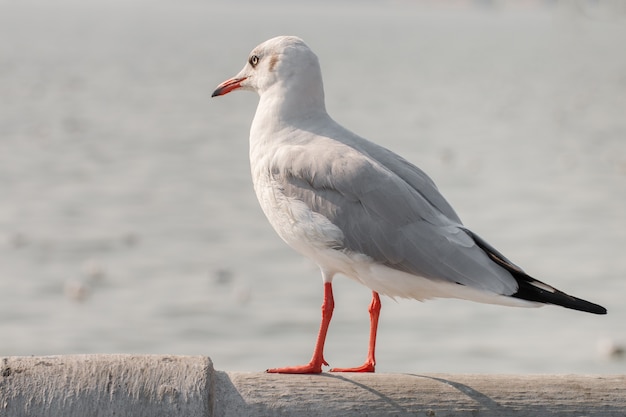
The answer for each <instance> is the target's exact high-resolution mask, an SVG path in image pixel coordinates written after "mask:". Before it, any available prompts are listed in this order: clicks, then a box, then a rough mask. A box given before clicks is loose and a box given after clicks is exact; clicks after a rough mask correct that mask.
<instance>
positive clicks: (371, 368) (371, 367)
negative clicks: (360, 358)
mask: <svg viewBox="0 0 626 417" xmlns="http://www.w3.org/2000/svg"><path fill="white" fill-rule="evenodd" d="M329 372H374V364H373V363H371V362H365V363H364V364H363V365H361V366H358V367H356V368H333V369H331V370H330V371H329Z"/></svg>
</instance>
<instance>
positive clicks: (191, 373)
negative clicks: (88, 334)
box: [0, 355, 213, 417]
mask: <svg viewBox="0 0 626 417" xmlns="http://www.w3.org/2000/svg"><path fill="white" fill-rule="evenodd" d="M212 375H213V364H212V363H211V360H210V359H209V358H207V357H201V356H156V355H155V356H152V355H70V356H35V357H5V358H0V416H2V417H5V416H6V417H21V416H24V417H26V416H28V417H33V416H59V417H61V416H63V417H74V416H76V417H87V416H103V417H109V416H117V417H119V416H133V417H141V416H146V417H161V416H208V415H210V411H211V409H212V408H213V405H212V401H213V400H212V397H211V395H210V394H211V392H212V390H213V387H212V385H211V384H212Z"/></svg>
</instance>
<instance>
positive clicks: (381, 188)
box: [212, 36, 606, 374]
mask: <svg viewBox="0 0 626 417" xmlns="http://www.w3.org/2000/svg"><path fill="white" fill-rule="evenodd" d="M235 90H248V91H256V92H257V93H258V94H259V104H258V107H257V110H256V114H255V116H254V120H253V121H252V126H251V128H250V167H251V173H252V179H253V183H254V190H255V193H256V196H257V198H258V200H259V203H260V205H261V208H262V210H263V212H264V214H265V216H266V217H267V219H268V220H269V222H270V224H271V225H272V226H273V228H274V229H275V231H276V232H277V233H278V235H279V236H280V237H281V238H282V239H283V240H284V241H285V242H286V243H287V244H289V245H290V246H291V247H292V248H293V249H295V250H296V251H297V252H299V253H301V254H302V255H304V256H306V257H308V258H310V259H311V260H313V261H314V262H315V263H316V264H317V265H318V266H319V268H320V270H321V273H322V280H323V293H324V296H323V297H324V298H323V303H322V321H321V324H320V329H319V333H318V336H317V341H316V343H315V348H314V351H313V357H312V358H311V361H310V362H309V363H307V364H305V365H299V366H288V367H283V368H274V369H268V370H267V372H271V373H300V374H315V373H320V372H322V366H328V363H327V362H326V360H325V359H324V342H325V340H326V334H327V331H328V327H329V325H330V321H331V317H332V314H333V308H334V298H333V291H332V281H333V277H334V276H335V275H336V274H341V275H344V276H347V277H349V278H351V279H353V280H355V281H357V282H359V283H361V284H363V285H365V286H366V287H368V288H369V289H371V290H372V301H371V304H370V305H369V309H368V310H369V315H370V336H369V347H368V354H367V358H366V360H365V363H364V364H363V365H361V366H358V367H353V368H333V369H330V371H331V372H374V370H375V365H376V359H375V349H376V332H377V329H378V318H379V315H380V310H381V301H380V295H386V296H388V297H391V298H396V297H399V298H409V299H416V300H420V301H423V300H427V299H433V298H457V299H465V300H471V301H476V302H481V303H489V304H499V305H505V306H518V307H539V306H542V305H545V304H553V305H559V306H562V307H566V308H569V309H574V310H580V311H585V312H589V313H594V314H606V309H605V308H604V307H601V306H599V305H597V304H593V303H591V302H589V301H585V300H582V299H580V298H576V297H573V296H571V295H568V294H566V293H564V292H562V291H559V290H557V289H556V288H554V287H552V286H551V285H548V284H546V283H544V282H541V281H539V280H537V279H535V278H532V277H531V276H529V275H527V274H526V273H525V272H524V271H523V270H522V269H521V268H520V267H518V266H517V265H515V264H514V263H513V262H511V261H509V260H508V259H507V258H506V257H505V256H504V255H502V254H501V253H500V252H498V251H497V250H496V249H495V248H493V247H492V246H491V245H490V244H489V243H487V242H486V241H485V240H484V239H483V238H481V237H480V236H478V235H477V234H476V233H474V232H473V231H471V230H469V229H468V228H467V227H465V226H464V225H463V223H462V222H461V219H460V218H459V216H458V215H457V214H456V212H455V211H454V209H453V208H452V206H451V205H450V204H449V203H448V202H447V201H446V200H445V198H444V197H443V196H442V195H441V193H440V192H439V190H438V189H437V186H436V185H435V183H434V182H433V180H432V179H431V178H430V177H429V176H428V175H427V174H426V173H424V171H422V170H421V169H419V168H418V167H416V166H415V165H413V164H412V163H410V162H409V161H407V160H406V159H404V158H402V157H401V156H399V155H397V154H395V153H394V152H392V151H390V150H388V149H386V148H384V147H382V146H380V145H377V144H375V143H373V142H370V141H368V140H366V139H364V138H362V137H360V136H358V135H356V134H354V133H352V132H351V131H349V130H347V129H346V128H344V127H342V126H341V125H339V124H338V123H337V122H335V121H334V120H333V119H332V118H331V117H330V116H329V115H328V113H327V112H326V106H325V102H324V87H323V83H322V72H321V69H320V65H319V61H318V58H317V56H316V55H315V53H313V51H312V50H311V49H310V48H309V47H308V46H307V45H306V44H305V43H304V41H303V40H302V39H300V38H298V37H295V36H279V37H276V38H273V39H270V40H268V41H266V42H263V43H262V44H260V45H259V46H257V47H256V48H254V49H253V50H252V52H251V53H250V55H249V56H248V61H247V63H246V64H245V66H244V68H243V69H242V70H241V71H240V72H239V74H237V75H236V76H235V77H233V78H231V79H228V80H226V81H224V82H223V83H221V84H219V85H218V86H217V88H216V89H215V91H214V92H213V94H212V97H216V96H222V95H225V94H228V93H230V92H231V91H235Z"/></svg>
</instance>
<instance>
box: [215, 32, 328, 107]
mask: <svg viewBox="0 0 626 417" xmlns="http://www.w3.org/2000/svg"><path fill="white" fill-rule="evenodd" d="M276 88H278V89H279V91H281V94H287V93H290V92H299V93H307V94H312V93H316V92H315V91H314V90H320V91H321V92H322V96H323V88H322V76H321V71H320V66H319V62H318V59H317V56H316V55H315V54H314V53H313V51H311V49H310V48H309V47H308V46H307V45H306V44H305V43H304V41H303V40H302V39H300V38H298V37H296V36H278V37H276V38H272V39H270V40H268V41H265V42H263V43H262V44H260V45H259V46H257V47H256V48H254V49H253V50H252V52H250V55H249V56H248V61H247V62H246V65H245V66H244V67H243V69H242V70H241V71H240V72H239V74H237V75H236V76H234V77H233V78H231V79H228V80H226V81H224V82H223V83H221V84H220V85H218V86H217V88H216V89H215V91H214V92H213V94H212V97H216V96H222V95H224V94H228V93H230V92H231V91H234V90H237V89H240V90H250V91H256V92H257V93H258V94H259V95H261V96H262V95H263V94H264V93H265V92H267V91H270V90H274V89H276Z"/></svg>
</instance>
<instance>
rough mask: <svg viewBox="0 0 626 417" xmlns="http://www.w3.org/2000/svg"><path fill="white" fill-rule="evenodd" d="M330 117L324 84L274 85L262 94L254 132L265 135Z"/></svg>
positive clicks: (255, 118) (253, 125)
mask: <svg viewBox="0 0 626 417" xmlns="http://www.w3.org/2000/svg"><path fill="white" fill-rule="evenodd" d="M324 117H328V115H327V113H326V105H325V103H324V89H323V88H322V87H321V82H317V83H311V84H305V83H299V84H296V85H291V86H289V88H286V86H283V85H281V84H276V85H274V86H272V87H271V88H270V89H268V90H267V91H264V92H263V93H262V94H261V97H260V100H259V105H258V107H257V110H256V114H255V116H254V121H253V122H252V129H253V130H254V129H263V130H264V131H265V132H271V131H276V130H282V129H284V128H285V127H288V126H292V127H293V126H295V127H302V126H300V125H302V124H307V123H308V122H310V121H312V120H315V119H319V118H324Z"/></svg>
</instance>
